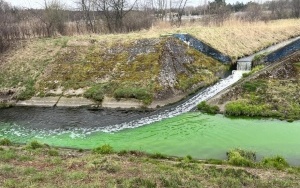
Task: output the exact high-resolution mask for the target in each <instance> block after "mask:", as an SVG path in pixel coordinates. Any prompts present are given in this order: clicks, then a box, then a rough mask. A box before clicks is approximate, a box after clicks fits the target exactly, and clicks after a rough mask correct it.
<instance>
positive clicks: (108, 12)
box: [0, 0, 300, 52]
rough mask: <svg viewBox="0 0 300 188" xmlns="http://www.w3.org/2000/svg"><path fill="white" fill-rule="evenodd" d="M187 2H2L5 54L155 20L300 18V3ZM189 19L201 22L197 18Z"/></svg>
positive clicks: (0, 45)
mask: <svg viewBox="0 0 300 188" xmlns="http://www.w3.org/2000/svg"><path fill="white" fill-rule="evenodd" d="M186 5H187V0H179V1H178V0H143V1H142V0H134V1H130V0H76V5H75V7H76V8H74V9H73V10H70V9H67V8H66V7H65V6H64V5H63V4H62V3H61V1H59V0H44V5H43V7H42V8H41V9H39V10H37V9H22V8H16V7H13V6H11V5H10V4H9V3H8V2H6V1H5V0H0V52H2V51H4V50H5V49H7V48H8V46H9V44H10V43H12V41H15V40H19V39H27V38H36V37H51V36H57V35H74V34H86V33H124V32H130V31H136V30H141V29H148V28H150V27H151V26H152V25H153V24H154V23H155V22H156V21H163V22H168V23H170V24H171V25H177V26H180V25H181V24H182V22H183V17H184V16H191V15H194V16H195V15H198V18H197V19H200V21H201V22H199V23H201V24H207V25H208V24H211V23H213V24H216V25H222V24H223V22H224V21H226V20H227V19H228V18H229V17H230V16H231V15H233V13H234V15H235V16H236V17H239V18H240V19H243V20H246V21H256V20H270V19H282V18H299V17H300V0H276V1H267V2H265V3H263V4H258V3H255V2H249V3H247V4H244V3H240V2H237V3H235V4H227V3H226V2H225V1H224V0H215V1H213V2H209V3H208V4H205V5H201V6H197V7H187V6H186ZM189 21H193V22H194V21H197V20H196V18H192V19H189Z"/></svg>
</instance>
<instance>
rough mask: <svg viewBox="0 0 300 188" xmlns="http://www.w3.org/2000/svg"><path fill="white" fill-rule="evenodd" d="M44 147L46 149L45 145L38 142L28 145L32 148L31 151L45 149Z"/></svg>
mask: <svg viewBox="0 0 300 188" xmlns="http://www.w3.org/2000/svg"><path fill="white" fill-rule="evenodd" d="M43 147H44V145H43V144H41V143H39V142H38V141H36V140H34V141H32V142H30V143H29V144H28V148H30V149H38V148H43Z"/></svg>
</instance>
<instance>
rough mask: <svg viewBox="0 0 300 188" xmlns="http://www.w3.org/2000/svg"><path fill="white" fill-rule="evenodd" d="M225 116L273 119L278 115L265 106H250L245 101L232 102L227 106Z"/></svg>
mask: <svg viewBox="0 0 300 188" xmlns="http://www.w3.org/2000/svg"><path fill="white" fill-rule="evenodd" d="M225 115H228V116H242V115H244V116H250V117H255V116H264V117H270V116H271V117H272V116H275V115H276V114H275V113H273V112H272V111H271V110H270V108H269V107H268V106H267V105H265V104H256V105H253V104H249V103H247V102H246V101H244V100H238V101H232V102H229V103H227V104H226V105H225Z"/></svg>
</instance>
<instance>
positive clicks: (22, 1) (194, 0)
mask: <svg viewBox="0 0 300 188" xmlns="http://www.w3.org/2000/svg"><path fill="white" fill-rule="evenodd" d="M5 1H6V2H8V3H10V4H11V5H13V6H17V7H24V8H42V7H43V5H44V0H5ZM48 1H49V0H48ZM75 1H76V0H61V2H62V3H63V4H64V5H66V6H67V7H68V8H72V7H73V8H74V7H75V6H76V5H75V3H74V2H75ZM204 1H205V0H188V5H199V4H200V3H201V4H203V3H204ZM209 1H211V2H212V1H214V0H207V2H209ZM237 1H239V2H244V3H247V2H249V1H250V0H226V3H231V4H233V3H235V2H237ZM252 1H254V2H261V1H263V0H252Z"/></svg>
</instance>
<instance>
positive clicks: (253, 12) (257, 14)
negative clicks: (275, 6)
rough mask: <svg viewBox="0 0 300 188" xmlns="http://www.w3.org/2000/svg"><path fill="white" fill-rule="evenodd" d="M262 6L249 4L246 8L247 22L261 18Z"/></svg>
mask: <svg viewBox="0 0 300 188" xmlns="http://www.w3.org/2000/svg"><path fill="white" fill-rule="evenodd" d="M262 14H263V10H262V6H261V5H260V4H258V3H253V2H249V3H248V4H247V8H246V19H247V20H248V21H251V22H253V21H257V20H260V19H261V18H262Z"/></svg>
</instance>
